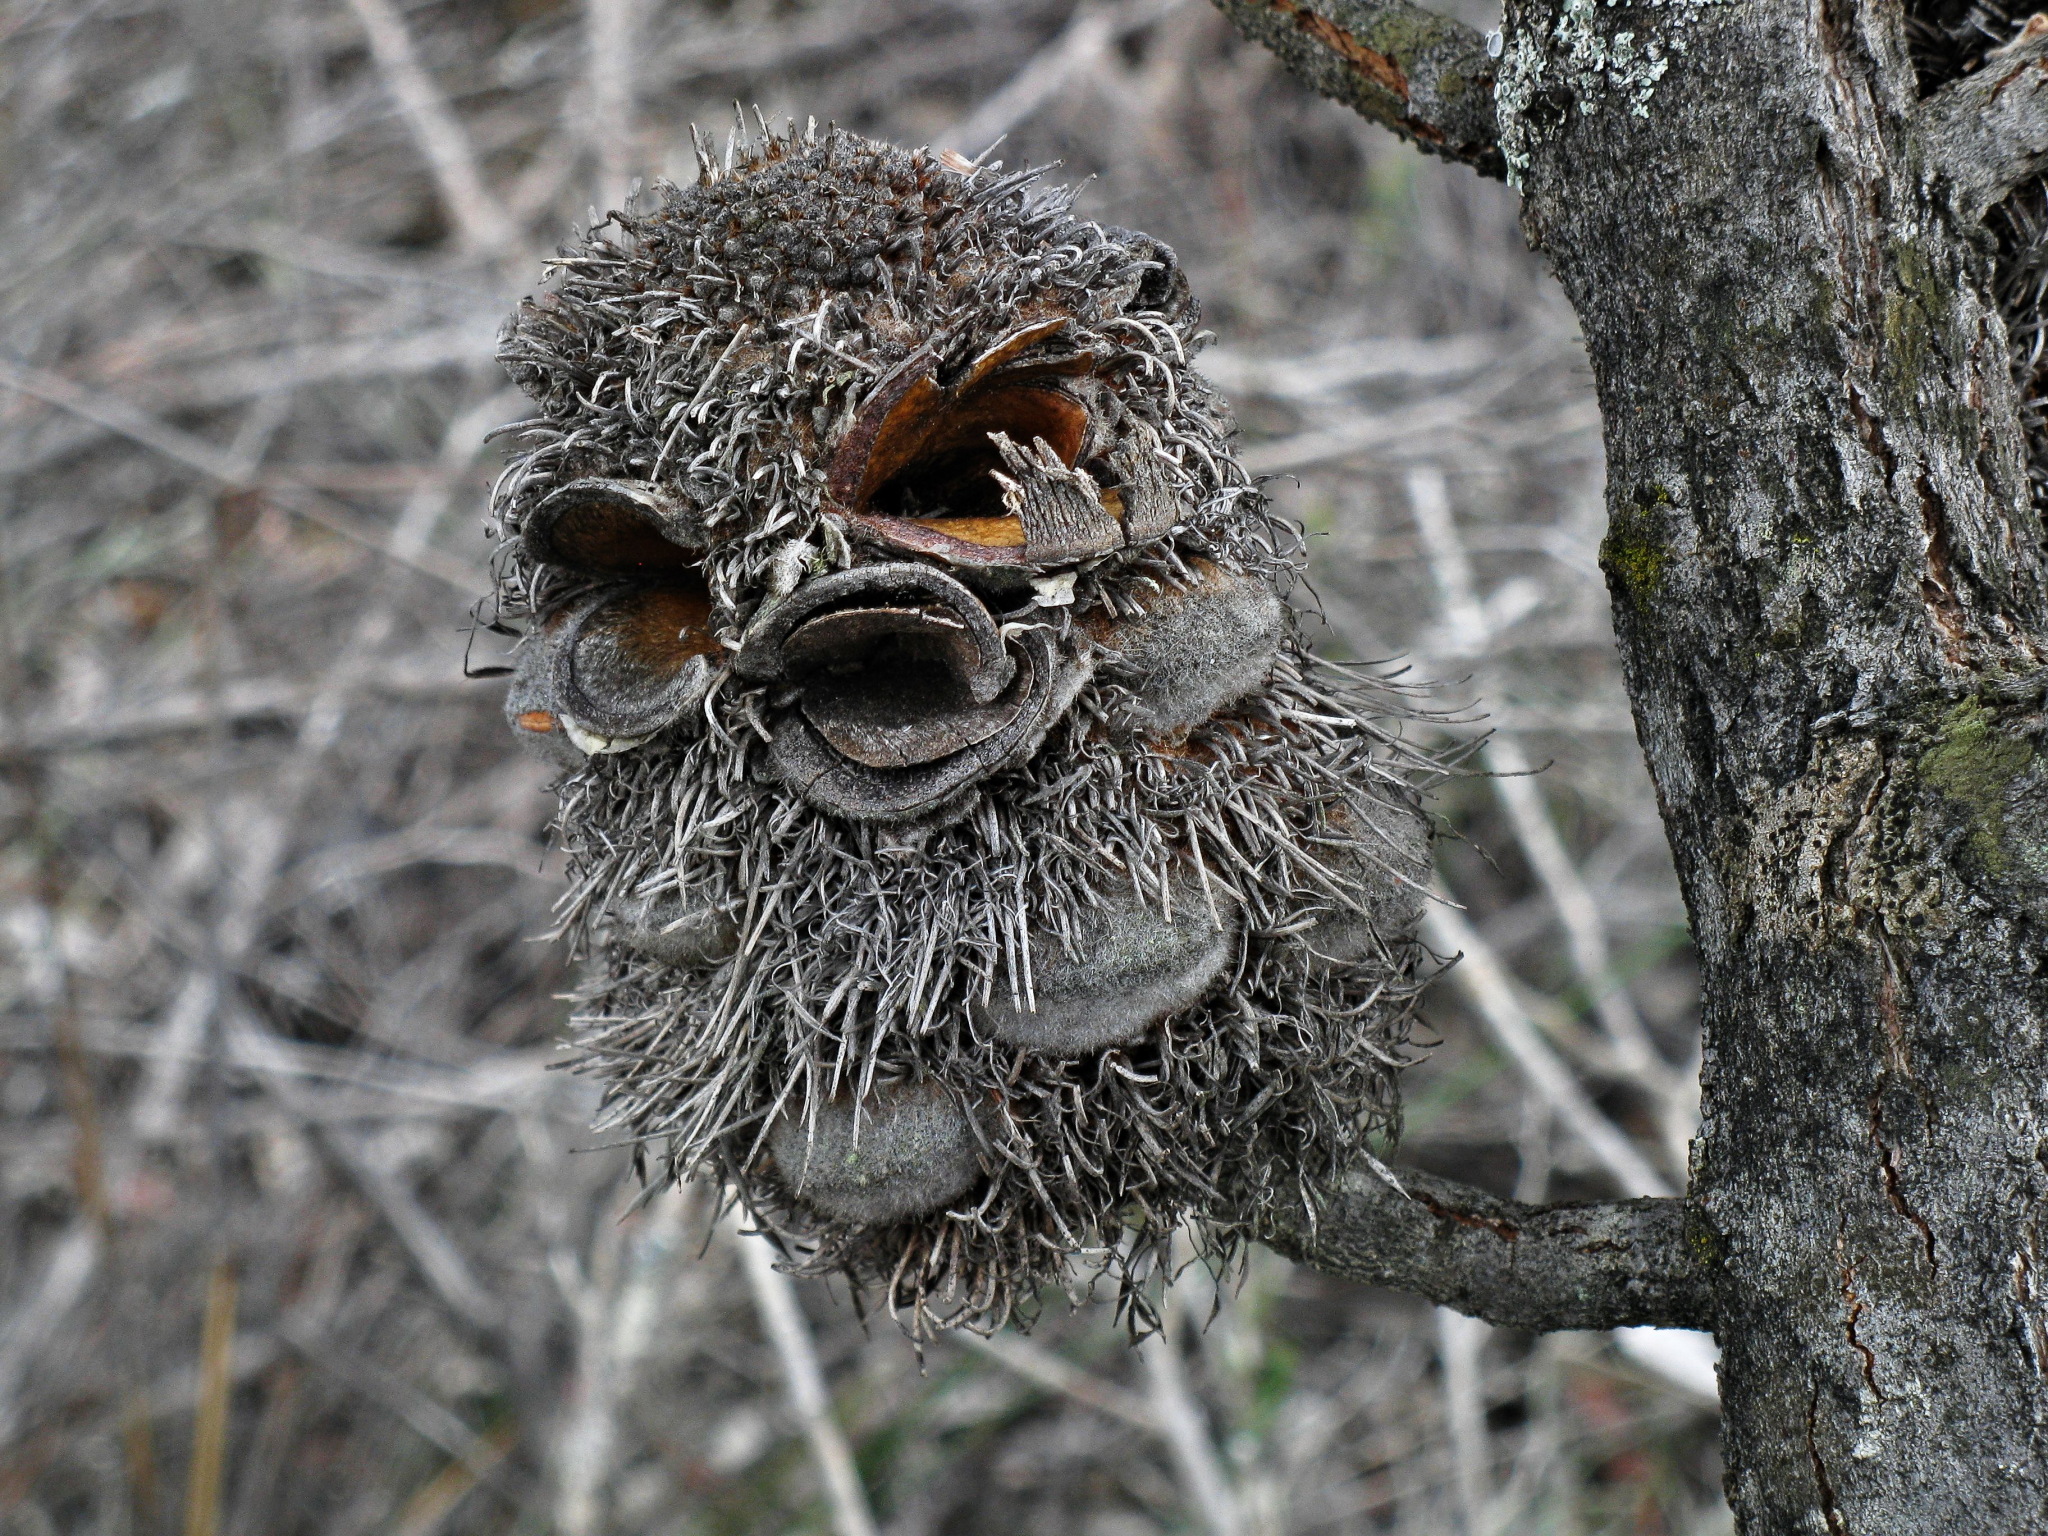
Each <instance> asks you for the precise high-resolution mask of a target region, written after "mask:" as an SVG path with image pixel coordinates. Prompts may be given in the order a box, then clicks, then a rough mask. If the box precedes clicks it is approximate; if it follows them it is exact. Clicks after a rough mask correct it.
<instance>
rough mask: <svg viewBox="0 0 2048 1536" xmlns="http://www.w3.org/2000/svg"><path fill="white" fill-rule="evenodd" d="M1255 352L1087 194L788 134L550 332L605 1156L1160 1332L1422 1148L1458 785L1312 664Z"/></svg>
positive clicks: (1013, 1305)
mask: <svg viewBox="0 0 2048 1536" xmlns="http://www.w3.org/2000/svg"><path fill="white" fill-rule="evenodd" d="M1205 339H1206V338H1205V337H1204V336H1203V335H1202V334H1200V333H1199V332H1198V329H1197V308H1196V305H1195V302H1194V300H1193V298H1192V296H1191V295H1190V293H1189V291H1188V286H1187V283H1186V280H1185V278H1184V277H1183V275H1182V273H1181V272H1180V270H1179V268H1178V265H1177V264H1176V262H1175V259H1174V256H1173V253H1172V251H1171V250H1169V249H1168V248H1167V247H1166V246H1164V245H1162V244H1161V243H1160V242H1158V241H1156V240H1153V239H1151V238H1149V237H1147V236H1145V235H1141V234H1136V233H1133V232H1131V231H1128V230H1123V229H1116V228H1107V227H1103V226H1100V225H1097V224H1093V223H1089V222H1087V221H1085V220H1082V219H1079V218H1077V217H1076V216H1075V214H1074V213H1073V211H1072V195H1071V193H1069V192H1066V191H1063V190H1059V189H1055V188H1052V187H1049V186H1047V185H1045V184H1044V183H1043V182H1042V181H1041V179H1040V178H1039V176H1038V174H1037V173H1035V172H1031V171H1021V172H1010V173H1005V172H1004V171H1003V170H1002V169H1001V168H1000V167H999V166H998V167H982V166H977V165H973V164H970V163H968V162H966V161H964V160H961V159H959V158H958V157H955V156H951V155H941V156H935V155H932V154H929V153H927V152H924V151H905V150H901V149H896V148H893V147H890V146H888V145H884V144H879V143H874V142H870V141H868V140H864V139H860V138H856V137H854V136H853V135H850V134H846V133H839V132H831V133H826V134H823V135H819V134H818V133H816V132H815V130H807V131H805V132H803V133H799V132H797V131H796V130H795V129H794V128H791V129H790V130H789V131H788V132H786V133H775V132H771V131H769V130H768V129H767V127H766V126H765V125H762V126H760V127H759V128H758V130H757V131H755V132H753V133H747V132H745V131H744V130H743V131H742V132H740V133H737V134H735V135H734V137H733V138H732V140H730V141H729V142H728V145H727V147H726V151H725V153H724V155H723V157H722V159H714V158H713V157H712V156H711V155H710V154H708V153H705V152H702V151H700V179H699V180H698V181H697V182H696V183H695V184H693V185H691V186H688V187H683V188H677V187H674V186H671V185H667V184H657V185H656V187H655V188H654V189H653V192H652V195H651V197H649V198H648V199H646V200H645V201H644V202H643V201H642V200H639V199H636V200H635V201H634V203H633V205H632V206H629V208H628V209H627V210H626V211H624V212H618V213H614V214H612V215H611V217H610V218H609V219H608V220H606V221H605V222H604V223H602V224H600V225H598V226H597V227H596V228H594V229H592V230H591V231H590V232H589V233H588V234H587V235H586V236H584V237H583V238H582V239H580V240H579V241H577V242H576V243H575V244H574V245H572V246H571V247H569V248H567V249H565V250H563V251H562V252H561V253H560V255H559V257H558V258H557V259H556V260H555V261H554V262H553V263H552V271H551V274H550V280H549V283H548V285H547V287H546V289H545V291H544V292H542V293H541V294H540V295H539V296H538V297H536V298H533V299H530V300H528V301H527V302H525V303H523V304H522V305H521V306H520V307H519V309H518V311H517V312H516V313H515V314H514V315H513V316H512V318H511V319H510V321H509V322H508V323H507V325H506V327H505V330H504V333H503V336H502V341H501V348H500V357H501V359H502V361H503V362H504V364H505V365H506V367H507V368H508V369H509V371H510V372H511V374H512V376H513V377H514V378H515V379H516V380H517V381H518V383H519V384H520V385H521V386H522V387H523V388H524V389H525V391H526V392H527V393H528V394H529V395H530V396H531V397H532V399H533V401H534V405H535V410H534V413H533V415H532V416H531V418H530V419H528V420H525V421H521V422H518V423H515V424H513V425H512V426H511V427H508V428H505V429H502V431H503V435H504V436H506V437H507V438H509V440H510V442H511V444H512V453H511V455H510V464H509V467H508V468H507V469H506V471H505V473H504V475H503V476H502V478H501V479H500V482H499V484H498V488H497V492H496V495H495V498H494V524H493V526H494V531H495V535H496V537H497V539H498V541H499V550H498V558H497V563H496V567H495V569H496V574H497V590H496V593H495V596H494V599H493V601H494V605H495V607H494V611H495V616H496V618H497V619H498V620H499V621H500V622H505V621H510V622H511V625H514V626H516V627H517V628H518V629H519V630H520V631H522V632H523V634H524V639H523V640H522V641H521V643H520V646H519V649H518V651H517V653H516V655H515V658H514V660H515V677H514V686H513V690H512V696H511V698H510V699H509V700H508V704H507V711H506V713H507V718H508V721H509V722H510V724H511V726H512V729H513V730H514V732H515V734H517V735H519V736H520V737H521V738H522V739H523V740H524V741H526V742H527V743H528V744H529V746H530V747H531V748H532V749H533V750H534V751H535V752H536V753H537V754H538V755H540V756H541V757H543V758H544V759H545V760H546V761H548V762H550V763H551V764H554V765H557V766H559V767H561V768H562V769H563V773H562V776H561V777H560V778H559V779H558V780H557V783H556V786H555V787H556V793H557V795H558V797H559V817H558V821H557V824H556V834H557V836H558V837H559V839H560V841H561V842H562V843H563V845H564V846H565V848H566V850H567V853H568V856H569V863H570V869H571V874H572V883H571V887H570V890H569V891H568V893H567V895H566V896H565V897H564V899H563V903H562V907H561V919H562V931H563V932H564V933H565V934H566V935H568V936H569V937H570V938H571V939H572V940H573V941H574V942H576V943H577V944H579V945H580V946H582V948H583V949H584V950H585V952H586V953H587V954H588V956H589V967H588V974H587V980H586V983H585V985H584V986H583V988H582V990H581V992H580V994H579V996H578V1000H577V1002H578V1006H577V1010H576V1016H575V1022H574V1028H575V1031H576V1040H577V1045H578V1048H579V1050H580V1053H581V1059H580V1069H581V1070H583V1071H585V1072H587V1073H590V1074H592V1075H593V1076H594V1077H595V1078H596V1079H597V1080H598V1082H599V1083H600V1084H601V1085H602V1089H603V1105H604V1108H603V1112H602V1116H601V1120H600V1125H599V1129H600V1130H602V1131H605V1132H608V1133H610V1134H612V1135H613V1136H615V1137H618V1138H622V1139H626V1140H629V1141H631V1142H632V1143H633V1144H634V1145H635V1146H636V1147H637V1148H638V1149H639V1151H640V1166H641V1168H642V1171H643V1174H645V1175H647V1176H651V1177H652V1176H658V1177H665V1178H667V1177H675V1178H680V1177H687V1176H690V1175H692V1174H703V1175H707V1176H710V1177H713V1178H716V1179H718V1180H720V1181H721V1182H722V1183H723V1185H724V1187H725V1188H726V1189H727V1190H728V1191H729V1192H730V1193H731V1194H732V1195H733V1196H734V1197H736V1198H737V1199H739V1200H740V1201H742V1202H744V1204H745V1206H746V1208H747V1209H748V1211H749V1212H750V1214H751V1215H752V1216H753V1218H754V1219H755V1221H756V1222H757V1223H758V1224H759V1225H760V1226H761V1227H762V1228H763V1229H764V1230H766V1231H767V1232H769V1233H770V1234H771V1235H772V1236H773V1237H774V1238H775V1240H776V1241H777V1242H778V1243H779V1244H780V1245H781V1247H782V1250H783V1252H784V1255H785V1257H786V1259H787V1260H788V1261H789V1263H790V1264H791V1265H792V1266H794V1267H796V1268H798V1269H801V1270H804V1271H806V1272H813V1273H837V1274H841V1275H844V1276H846V1277H847V1278H848V1279H850V1280H851V1281H852V1282H853V1283H854V1285H855V1287H856V1289H857V1290H858V1291H859V1292H861V1293H863V1294H867V1295H877V1294H878V1295H879V1297H880V1299H881V1301H882V1303H883V1304H884V1305H886V1306H887V1307H889V1308H891V1309H893V1310H895V1311H896V1312H897V1313H898V1314H899V1315H900V1316H902V1317H903V1318H904V1320H905V1321H906V1323H907V1324H908V1325H909V1326H911V1327H912V1328H913V1329H914V1330H916V1331H918V1332H920V1333H922V1332H926V1331H929V1330H931V1329H934V1328H942V1327H948V1326H956V1325H964V1326H969V1327H973V1328H977V1329H992V1328H995V1327H998V1326H1001V1325H1002V1324H1003V1323H1004V1322H1005V1321H1010V1320H1024V1321H1028V1319H1029V1317H1030V1315H1031V1314H1032V1312H1033V1310H1034V1309H1035V1307H1036V1306H1037V1304H1038V1298H1039V1297H1040V1296H1041V1294H1042V1293H1044V1292H1045V1291H1046V1289H1047V1288H1048V1287H1049V1286H1053V1285H1056V1284H1061V1283H1067V1284H1072V1283H1073V1282H1074V1279H1075V1277H1076V1276H1077V1275H1086V1274H1090V1273H1093V1274H1102V1273H1109V1274H1112V1275H1114V1276H1115V1277H1116V1278H1117V1279H1118V1280H1119V1281H1120V1282H1121V1292H1120V1294H1121V1296H1122V1299H1123V1300H1124V1302H1125V1303H1126V1304H1127V1305H1128V1306H1129V1307H1130V1309H1131V1315H1132V1316H1133V1318H1134V1319H1135V1320H1136V1321H1138V1322H1140V1323H1141V1324H1142V1323H1143V1322H1144V1321H1145V1320H1146V1319H1147V1318H1148V1317H1149V1315H1150V1314H1149V1304H1148V1302H1147V1300H1146V1296H1147V1284H1148V1282H1149V1280H1150V1279H1151V1278H1153V1277H1154V1276H1156V1274H1157V1273H1158V1270H1159V1266H1160V1264H1161V1263H1162V1262H1163V1260H1164V1258H1165V1256H1166V1253H1167V1243H1168V1241H1169V1239H1170V1236H1171V1234H1172V1233H1173V1231H1174V1230H1175V1229H1176V1228H1177V1227H1180V1226H1182V1225H1183V1224H1186V1223H1189V1222H1190V1221H1191V1220H1192V1221H1193V1222H1194V1223H1195V1230H1197V1232H1198V1234H1199V1237H1200V1241H1201V1242H1202V1243H1204V1244H1205V1245H1206V1246H1207V1249H1208V1251H1209V1252H1211V1253H1212V1254H1213V1255H1217V1256H1220V1257H1221V1258H1223V1259H1225V1260H1227V1259H1228V1258H1229V1257H1231V1256H1232V1255H1233V1254H1235V1253H1236V1252H1237V1251H1238V1250H1239V1248H1240V1246H1241V1243H1242V1240H1243V1235H1244V1233H1245V1232H1246V1231H1247V1230H1249V1228H1250V1226H1251V1225H1252V1224H1253V1223H1254V1222H1255V1221H1256V1219H1257V1216H1258V1214H1259V1212H1260V1210H1261V1208H1262V1207H1268V1206H1271V1205H1273V1204H1275V1203H1295V1204H1299V1203H1301V1202H1304V1201H1312V1200H1313V1198H1314V1195H1313V1190H1314V1188H1315V1186H1316V1184H1317V1183H1318V1181H1320V1180H1322V1179H1324V1178H1326V1177H1328V1176H1329V1175H1331V1174H1333V1173H1335V1172H1337V1171H1338V1170H1340V1169H1342V1168H1343V1167H1345V1166H1346V1165H1348V1164H1350V1163H1352V1162H1354V1161H1356V1160H1357V1158H1358V1155H1359V1153H1360V1152H1361V1150H1363V1149H1364V1148H1365V1143H1366V1138H1367V1137H1368V1136H1369V1135H1372V1134H1375V1133H1380V1134H1389V1135H1390V1134H1392V1133H1393V1132H1394V1131H1396V1130H1397V1128H1398V1119H1399V1097H1398V1092H1397V1075H1398V1073H1399V1070H1400V1068H1401V1067H1402V1066H1403V1065H1404V1064H1405V1062H1406V1061H1407V1060H1408V1058H1409V1054H1410V1050H1409V1043H1408V1042H1409V1034H1410V1024H1411V1015H1412V1010H1413V1006H1414V999H1415V996H1416V993H1417V991H1418V989H1419V986H1420V983H1421V980H1422V977H1423V974H1424V972H1425V970H1426V968H1427V967H1428V965H1429V963H1430V961H1429V956H1428V955H1427V953H1426V951H1425V950H1424V949H1423V948H1422V946H1421V945H1420V943H1419V942H1418V940H1417V938H1416V935H1415V930H1416V925H1417V918H1418V916H1419V912H1420V907H1421V902H1422V899H1423V897H1422V891H1423V889H1424V888H1425V887H1426V885H1427V883H1428V870H1429V856H1428V855H1429V823H1428V820H1427V817H1426V814H1425V812H1424V810H1423V807H1422V803H1421V800H1420V797H1419V789H1420V788H1421V787H1423V786H1426V784H1427V783H1428V782H1429V781H1430V780H1431V779H1432V778H1433V777H1434V776H1435V775H1436V774H1437V773H1438V772H1439V771H1440V770H1439V765H1438V764H1436V763H1435V762H1433V761H1432V760H1431V759H1430V758H1428V757H1427V756H1426V755H1424V754H1423V753H1421V752H1419V751H1417V750H1415V749H1414V748H1412V747H1410V746H1409V745H1407V744H1406V743H1405V742H1404V740H1403V736H1402V728H1403V723H1404V721H1405V720H1406V719H1408V718H1412V717H1413V716H1414V715H1415V714H1416V713H1417V711H1418V707H1419V706H1418V705H1417V703H1416V701H1415V700H1414V699H1413V698H1412V697H1410V696H1409V695H1408V694H1407V693H1405V692H1404V691H1403V690H1402V688H1401V687H1399V686H1397V685H1396V684H1395V683H1394V682H1391V681H1388V680H1385V679H1382V678H1378V677H1376V676H1375V675H1373V674H1372V673H1370V672H1368V671H1365V670H1362V669H1349V668H1337V667H1334V666H1332V665H1330V664H1326V663H1322V662H1319V661H1317V660H1316V659H1315V658H1313V657H1312V656H1311V655H1310V654H1309V653H1308V651H1307V649H1306V648H1305V646H1304V645H1303V643H1302V641H1301V639H1300V637H1299V635H1298V633H1297V626H1296V621H1295V616H1294V610H1293V608H1292V607H1291V606H1290V605H1289V602H1288V600H1287V599H1288V597H1289V595H1290V591H1291V589H1292V587H1293V585H1294V583H1295V580H1296V572H1297V567H1298V564H1299V544H1298V540H1297V539H1296V538H1295V537H1294V535H1293V533H1292V531H1291V530H1290V529H1289V528H1288V526H1287V525H1285V524H1282V523H1280V522H1279V521H1277V520H1276V519H1274V518H1272V517H1271V516H1270V515H1269V513H1268V510H1267V507H1266V503H1265V500H1264V498H1263V497H1262V496H1261V495H1260V493H1259V491H1258V489H1257V487H1256V486H1255V485H1253V484H1252V482H1251V481H1250V480H1249V479H1248V477H1247V476H1246V475H1245V473H1244V471H1243V470H1242V469H1241V468H1240V467H1239V465H1238V463H1237V461H1236V459H1235V458H1234V457H1233V454H1232V447H1231V441H1232V437H1233V430H1234V429H1233V426H1232V423H1231V420H1230V416H1229V412H1228V409H1227V407H1226V406H1225V405H1224V403H1223V401H1222V400H1221V399H1220V398H1219V397H1218V396H1217V394H1216V392H1215V391H1214V390H1213V389H1212V388H1211V387H1210V386H1209V385H1208V384H1207V383H1206V382H1205V381H1204V380H1203V378H1202V376H1201V374H1200V373H1199V372H1198V371H1197V370H1196V368H1195V367H1194V361H1193V360H1194V355H1195V353H1196V351H1197V349H1198V347H1199V345H1200V344H1201V342H1202V341H1203V340H1205Z"/></svg>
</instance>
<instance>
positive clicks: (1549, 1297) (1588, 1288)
mask: <svg viewBox="0 0 2048 1536" xmlns="http://www.w3.org/2000/svg"><path fill="white" fill-rule="evenodd" d="M1399 1177H1400V1180H1401V1183H1402V1186H1403V1188H1405V1189H1406V1190H1407V1194H1406V1195H1405V1196H1404V1195H1402V1194H1401V1193H1399V1192H1398V1191H1396V1190H1395V1189H1394V1188H1393V1187H1392V1186H1390V1185H1389V1184H1388V1183H1387V1182H1386V1181H1385V1180H1384V1179H1382V1178H1380V1177H1379V1176H1377V1175H1376V1174H1373V1173H1369V1172H1366V1171H1365V1170H1363V1169H1360V1170H1357V1171H1355V1172H1353V1173H1350V1174H1348V1175H1346V1176H1345V1177H1344V1178H1343V1179H1341V1180H1339V1181H1338V1182H1337V1183H1336V1184H1335V1185H1334V1186H1332V1187H1330V1188H1328V1189H1326V1190H1325V1191H1324V1193H1323V1197H1322V1202H1321V1208H1320V1209H1319V1210H1318V1212H1317V1213H1316V1220H1315V1222H1314V1223H1313V1224H1311V1223H1310V1222H1309V1220H1308V1217H1307V1214H1306V1213H1305V1212H1303V1211H1301V1210H1299V1209H1293V1208H1290V1209H1288V1210H1286V1211H1285V1212H1283V1213H1282V1214H1280V1215H1278V1216H1276V1217H1273V1218H1271V1219H1269V1221H1268V1223H1267V1224H1266V1226H1265V1228H1264V1229H1263V1230H1261V1231H1260V1233H1259V1236H1260V1237H1261V1238H1262V1239H1263V1240H1264V1241H1265V1242H1266V1243H1267V1244H1268V1245H1270V1246H1271V1247H1273V1248H1275V1249H1277V1250H1278V1251H1279V1252H1281V1253H1284V1254H1286V1255H1287V1256H1288V1257H1289V1258H1291V1259H1294V1260H1296V1261H1297V1262H1299V1263H1303V1264H1309V1265H1313V1266H1314V1267H1315V1268H1317V1269H1320V1270H1322V1271H1324V1272H1325V1273H1327V1274H1332V1275H1341V1276H1343V1277H1344V1278H1345V1279H1347V1280H1359V1281H1363V1282H1364V1283H1366V1284H1368V1285H1384V1286H1390V1287H1392V1288H1394V1289H1396V1290H1403V1291H1413V1292H1416V1293H1417V1294H1419V1295H1422V1296H1426V1297H1428V1298H1429V1299H1430V1300H1431V1301H1434V1302H1437V1303H1439V1304H1440V1305H1443V1306H1447V1307H1453V1308H1455V1309H1456V1310H1458V1311H1460V1312H1464V1313H1466V1314H1468V1315H1470V1316H1473V1317H1482V1318H1485V1319H1486V1321H1488V1322H1489V1323H1496V1324H1498V1325H1500V1326H1501V1327H1503V1328H1523V1329H1528V1330H1530V1331H1531V1332H1538V1333H1541V1332H1550V1331H1554V1330H1557V1329H1563V1328H1628V1327H1640V1326H1649V1327H1661V1328H1709V1327H1711V1326H1712V1325H1713V1305H1712V1301H1711V1298H1710V1292H1709V1280H1710V1278H1711V1276H1710V1270H1711V1254H1712V1246H1711V1243H1710V1242H1709V1241H1703V1240H1702V1239H1703V1236H1704V1234H1702V1233H1699V1232H1697V1231H1695V1230H1693V1228H1692V1226H1691V1223H1690V1222H1689V1220H1688V1214H1687V1209H1686V1202H1685V1201H1683V1200H1673V1199H1654V1200H1609V1201H1588V1202H1585V1203H1583V1204H1570V1205H1544V1206H1536V1205H1523V1204H1521V1203H1519V1202H1518V1201H1514V1200H1499V1199H1495V1198H1494V1197H1493V1196H1491V1195H1488V1194H1485V1193H1483V1192H1481V1191H1479V1190H1476V1189H1472V1188H1469V1187H1468V1186H1466V1185H1463V1184H1455V1183H1452V1182H1451V1181H1450V1180H1448V1179H1439V1178H1435V1177H1433V1176H1431V1175H1429V1174H1426V1173H1417V1172H1414V1171H1413V1170H1410V1169H1403V1170H1401V1172H1400V1174H1399Z"/></svg>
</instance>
